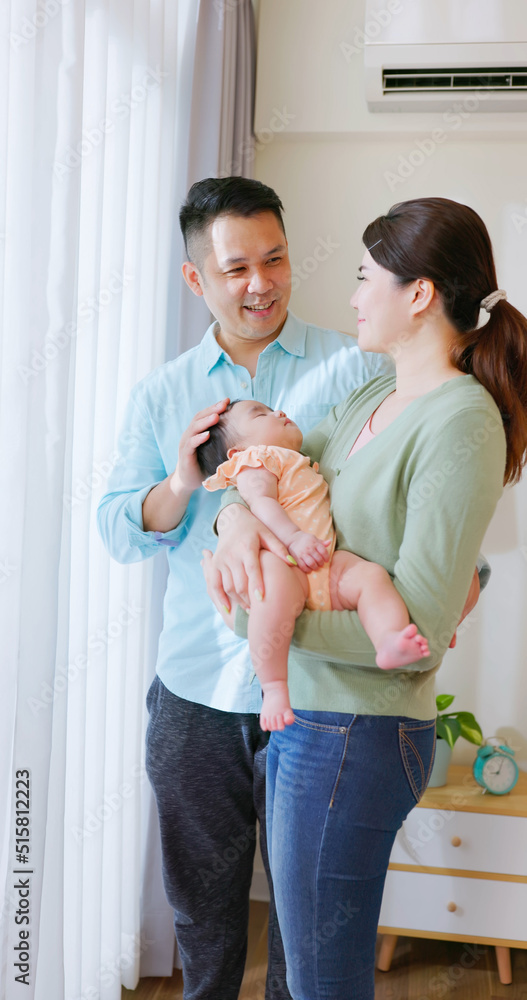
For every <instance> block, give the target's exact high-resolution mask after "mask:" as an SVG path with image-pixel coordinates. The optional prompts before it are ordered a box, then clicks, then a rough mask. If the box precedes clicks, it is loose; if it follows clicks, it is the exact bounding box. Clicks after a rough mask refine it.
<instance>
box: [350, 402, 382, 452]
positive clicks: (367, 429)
mask: <svg viewBox="0 0 527 1000" xmlns="http://www.w3.org/2000/svg"><path fill="white" fill-rule="evenodd" d="M372 420H373V413H372V415H371V417H370V419H369V420H368V422H367V423H366V424H364V427H363V428H362V430H361V432H360V434H359V436H358V438H357V440H356V441H355V444H354V445H353V448H352V449H351V451H350V453H349V455H348V458H351V456H352V455H354V454H355V452H356V451H358V450H359V448H363V447H364V445H365V444H368V441H371V440H372V439H373V438H374V437H375V434H374V433H373V431H372V429H371V422H372Z"/></svg>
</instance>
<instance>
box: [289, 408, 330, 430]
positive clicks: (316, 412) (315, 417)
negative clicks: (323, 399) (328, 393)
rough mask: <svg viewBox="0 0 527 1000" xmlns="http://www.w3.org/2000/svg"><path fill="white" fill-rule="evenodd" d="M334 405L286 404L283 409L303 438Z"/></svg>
mask: <svg viewBox="0 0 527 1000" xmlns="http://www.w3.org/2000/svg"><path fill="white" fill-rule="evenodd" d="M334 405H335V404H334V403H287V404H286V405H284V407H283V408H284V410H285V412H286V413H287V416H288V417H290V418H291V420H294V422H295V424H298V426H299V427H300V430H301V431H302V434H303V435H304V436H305V435H306V434H308V432H309V431H311V430H313V427H316V425H317V424H319V423H320V421H321V420H323V419H324V417H326V416H327V415H328V413H329V411H330V410H331V408H332V406H334Z"/></svg>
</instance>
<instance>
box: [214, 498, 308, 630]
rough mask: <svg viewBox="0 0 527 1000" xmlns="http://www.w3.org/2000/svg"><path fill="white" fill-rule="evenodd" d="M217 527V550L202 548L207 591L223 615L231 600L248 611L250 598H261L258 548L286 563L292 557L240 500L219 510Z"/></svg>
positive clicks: (261, 583) (261, 581)
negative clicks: (213, 551)
mask: <svg viewBox="0 0 527 1000" xmlns="http://www.w3.org/2000/svg"><path fill="white" fill-rule="evenodd" d="M218 531H219V541H218V546H217V548H216V552H215V553H214V555H212V553H211V552H210V551H209V550H208V549H205V550H204V552H203V563H202V565H203V572H204V574H205V580H206V583H207V593H208V595H209V597H210V598H211V599H212V601H213V602H214V604H215V605H216V607H217V608H218V611H220V613H221V614H222V615H223V616H224V618H225V615H226V614H227V615H229V614H230V612H231V609H232V606H233V604H240V605H241V606H242V608H245V610H246V611H248V610H249V608H250V606H251V602H252V601H253V600H257V601H261V600H263V596H264V583H263V578H262V571H261V568H260V549H267V550H268V551H269V552H274V554H275V555H277V556H279V557H280V559H283V560H284V562H287V563H288V564H289V565H292V560H291V557H290V555H289V553H288V551H287V548H286V546H285V545H283V544H282V542H281V541H279V539H278V538H277V537H276V535H273V533H272V531H269V528H266V527H265V525H264V524H262V523H261V521H259V520H258V519H257V518H256V517H254V515H253V514H251V512H250V510H247V508H246V507H243V506H242V505H241V504H238V503H233V504H230V505H229V506H228V507H225V508H224V509H223V510H222V511H221V513H220V516H219V518H218ZM227 624H228V622H227Z"/></svg>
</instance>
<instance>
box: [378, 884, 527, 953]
mask: <svg viewBox="0 0 527 1000" xmlns="http://www.w3.org/2000/svg"><path fill="white" fill-rule="evenodd" d="M449 903H455V904H456V910H455V911H454V912H449V910H448V909H447V907H448V904H449ZM379 924H380V925H381V926H382V927H388V928H394V929H396V928H399V929H401V930H402V929H405V930H414V931H416V932H418V931H435V932H436V933H437V932H439V933H444V934H466V935H467V941H470V940H471V937H475V938H476V937H487V938H501V939H502V940H505V941H507V940H514V941H521V940H525V939H527V883H525V882H498V881H494V880H493V879H478V878H461V877H459V876H456V875H424V874H422V873H420V872H399V871H389V872H388V874H387V877H386V884H385V887H384V896H383V900H382V907H381V915H380V918H379Z"/></svg>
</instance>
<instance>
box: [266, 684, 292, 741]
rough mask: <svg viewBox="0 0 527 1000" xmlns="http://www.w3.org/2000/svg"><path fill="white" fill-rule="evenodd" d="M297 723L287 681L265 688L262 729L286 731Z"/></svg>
mask: <svg viewBox="0 0 527 1000" xmlns="http://www.w3.org/2000/svg"><path fill="white" fill-rule="evenodd" d="M294 721H295V717H294V715H293V710H292V708H291V702H290V701H289V691H288V689H287V684H286V682H285V681H275V682H273V683H272V684H270V685H269V686H267V685H265V686H264V688H263V704H262V711H261V712H260V725H261V727H262V729H268V730H269V731H270V732H272V731H273V729H285V727H286V726H290V725H291V724H292V723H293V722H294Z"/></svg>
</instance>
